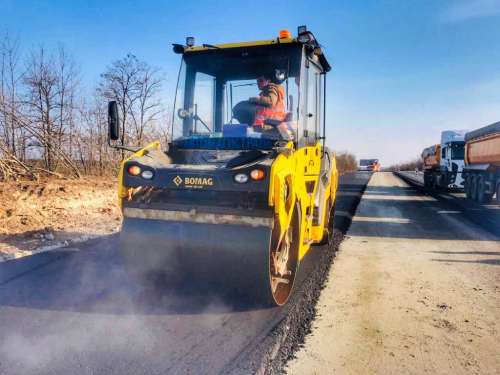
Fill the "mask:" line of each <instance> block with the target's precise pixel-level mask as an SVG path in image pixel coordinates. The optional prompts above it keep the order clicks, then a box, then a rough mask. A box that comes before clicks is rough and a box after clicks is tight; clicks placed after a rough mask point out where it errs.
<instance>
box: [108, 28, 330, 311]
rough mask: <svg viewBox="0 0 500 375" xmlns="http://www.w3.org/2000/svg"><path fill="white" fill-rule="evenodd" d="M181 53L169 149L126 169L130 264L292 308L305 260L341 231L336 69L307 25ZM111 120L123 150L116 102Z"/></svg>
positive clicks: (123, 192)
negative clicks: (333, 144) (332, 92)
mask: <svg viewBox="0 0 500 375" xmlns="http://www.w3.org/2000/svg"><path fill="white" fill-rule="evenodd" d="M173 50H174V52H175V53H177V54H180V55H181V56H182V59H181V66H180V69H179V74H178V82H177V89H176V94H175V103H174V107H173V112H172V116H173V117H172V124H171V129H170V136H169V140H168V144H167V145H166V146H165V147H162V146H161V145H160V142H154V143H152V144H150V145H148V146H146V147H144V148H142V149H140V150H133V154H132V155H131V156H130V157H128V158H126V159H125V160H124V161H123V162H122V165H121V168H120V173H119V189H118V190H119V200H120V205H121V208H122V213H123V224H122V228H121V232H120V248H121V252H122V255H123V258H124V260H125V264H126V265H127V267H128V268H129V269H133V270H134V272H137V273H138V274H148V273H150V272H161V273H162V274H164V275H166V279H165V280H170V279H171V280H177V281H179V280H180V281H182V280H194V279H200V280H205V281H208V282H217V283H219V282H221V283H222V284H223V285H224V288H228V289H230V290H233V289H234V290H238V291H239V292H240V293H243V294H245V295H247V296H248V297H250V298H252V300H255V301H257V302H259V303H265V304H270V305H284V304H285V303H286V302H287V300H288V299H289V297H290V295H291V294H292V291H293V287H294V281H296V275H297V272H298V269H299V267H300V263H301V260H302V259H303V258H304V256H305V255H306V254H307V253H308V252H311V251H318V250H317V249H319V247H316V248H315V247H314V246H313V245H324V244H328V243H329V242H330V241H331V239H332V235H333V210H334V207H335V197H336V191H337V186H338V172H337V168H336V162H335V155H334V154H333V153H332V152H331V151H330V150H329V149H328V148H327V147H326V146H325V129H326V118H325V114H326V108H325V105H326V101H325V90H326V74H327V73H328V72H329V71H330V65H329V63H328V61H327V59H326V58H325V55H324V54H323V51H322V49H321V46H320V44H319V43H318V41H317V40H316V38H315V36H314V35H313V33H312V32H310V31H308V30H307V28H306V27H305V26H301V27H299V28H298V32H297V35H296V36H292V34H291V33H290V32H289V31H287V30H282V31H280V32H279V34H278V36H277V37H276V38H275V39H271V40H263V41H254V42H242V43H231V44H219V45H211V44H203V45H195V43H194V38H191V37H190V38H187V39H186V42H185V44H174V45H173ZM108 115H109V116H108V121H109V141H110V142H109V143H110V145H111V146H113V147H116V148H125V149H130V147H127V146H126V145H123V144H118V140H119V139H120V135H119V132H120V126H119V109H118V106H117V103H116V102H114V101H111V102H109V103H108Z"/></svg>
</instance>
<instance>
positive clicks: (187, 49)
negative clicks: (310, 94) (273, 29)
mask: <svg viewBox="0 0 500 375" xmlns="http://www.w3.org/2000/svg"><path fill="white" fill-rule="evenodd" d="M308 33H309V34H310V35H311V36H312V40H311V41H310V42H309V43H303V42H301V41H299V39H298V38H276V39H269V40H257V41H250V42H238V43H224V44H214V45H211V44H202V45H201V46H184V50H183V52H182V53H183V54H191V53H197V52H204V51H213V50H228V49H237V48H254V47H255V48H258V47H264V46H269V47H272V46H273V45H274V46H279V45H282V44H288V45H293V44H295V45H302V46H306V47H307V48H308V49H309V50H310V52H313V51H314V53H315V54H316V55H317V57H318V60H319V63H320V64H321V66H322V68H323V70H324V71H325V72H328V71H330V70H331V65H330V64H329V63H328V61H327V59H326V57H325V55H324V53H323V50H322V48H321V46H320V45H319V43H318V42H317V41H316V39H315V38H314V36H313V35H312V33H310V32H308ZM174 46H175V45H174ZM177 46H178V45H177Z"/></svg>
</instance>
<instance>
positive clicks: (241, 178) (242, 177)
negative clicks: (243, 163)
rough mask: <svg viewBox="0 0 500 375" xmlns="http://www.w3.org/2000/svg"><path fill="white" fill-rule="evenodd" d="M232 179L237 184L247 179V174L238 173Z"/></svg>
mask: <svg viewBox="0 0 500 375" xmlns="http://www.w3.org/2000/svg"><path fill="white" fill-rule="evenodd" d="M234 181H236V182H237V183H239V184H244V183H245V182H247V181H248V175H246V174H245V173H238V174H237V175H235V176H234Z"/></svg>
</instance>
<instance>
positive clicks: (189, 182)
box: [174, 176, 214, 187]
mask: <svg viewBox="0 0 500 375" xmlns="http://www.w3.org/2000/svg"><path fill="white" fill-rule="evenodd" d="M174 183H175V184H176V185H177V186H179V185H181V184H183V185H184V186H196V187H202V186H213V184H214V179H213V178H212V177H184V178H182V177H180V176H176V177H175V178H174Z"/></svg>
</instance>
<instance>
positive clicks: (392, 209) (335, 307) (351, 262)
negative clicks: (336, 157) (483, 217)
mask: <svg viewBox="0 0 500 375" xmlns="http://www.w3.org/2000/svg"><path fill="white" fill-rule="evenodd" d="M348 235H349V237H350V238H348V239H346V240H345V241H344V242H343V243H342V244H341V246H340V252H339V255H338V257H337V260H336V262H335V264H334V266H333V267H332V269H331V270H330V274H329V277H328V282H327V284H326V288H325V289H324V290H323V291H322V293H321V296H320V298H319V301H318V308H317V318H316V320H315V321H314V323H313V328H312V332H311V334H310V335H309V336H307V337H306V340H305V344H304V347H303V348H302V349H301V350H300V351H299V352H298V353H297V357H296V358H295V359H294V360H292V361H290V362H289V364H288V367H287V372H288V373H289V374H329V373H338V374H400V373H405V374H422V373H433V374H495V373H499V372H500V357H499V356H498V348H499V347H500V332H499V327H498V321H499V318H500V242H499V239H498V237H496V236H494V235H492V234H490V233H488V232H486V231H484V230H483V229H482V228H481V227H479V226H476V225H474V224H472V223H471V222H469V221H468V220H467V218H466V217H465V216H463V215H461V214H460V213H456V212H452V211H449V210H446V209H443V206H442V204H441V202H440V201H438V200H436V199H435V198H433V197H430V196H425V195H422V194H421V193H419V192H418V191H417V190H415V189H414V188H412V187H410V186H409V185H407V184H406V183H404V182H402V181H401V180H399V179H398V178H396V177H395V176H393V175H392V174H388V173H376V174H374V175H373V176H372V178H371V180H370V183H369V185H368V186H367V189H366V191H365V194H364V196H363V198H362V200H361V203H360V205H359V206H358V211H357V213H356V215H355V216H354V218H353V223H352V226H351V229H350V230H349V232H348Z"/></svg>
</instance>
